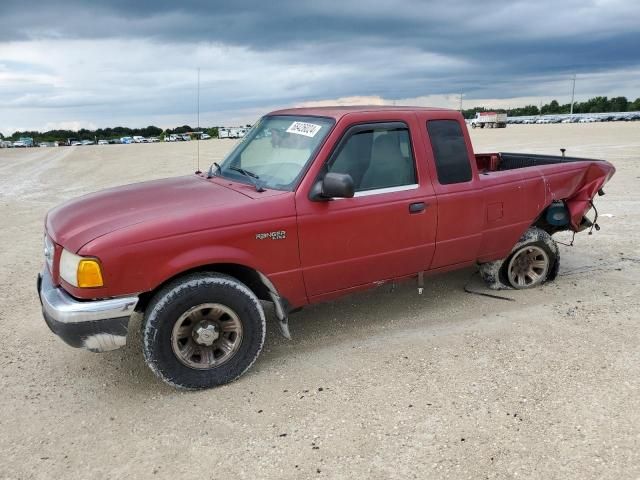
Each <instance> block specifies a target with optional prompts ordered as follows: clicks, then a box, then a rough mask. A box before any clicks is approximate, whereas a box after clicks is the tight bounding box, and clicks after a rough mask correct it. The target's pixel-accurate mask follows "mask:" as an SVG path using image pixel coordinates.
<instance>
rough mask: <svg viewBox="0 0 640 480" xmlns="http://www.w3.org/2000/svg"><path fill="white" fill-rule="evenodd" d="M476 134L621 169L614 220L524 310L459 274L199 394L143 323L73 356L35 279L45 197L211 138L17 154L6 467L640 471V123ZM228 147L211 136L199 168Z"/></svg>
mask: <svg viewBox="0 0 640 480" xmlns="http://www.w3.org/2000/svg"><path fill="white" fill-rule="evenodd" d="M472 138H473V142H474V146H475V148H476V150H477V151H498V150H502V151H522V152H537V153H552V154H556V153H558V151H559V149H560V147H566V148H567V154H570V155H576V156H589V157H595V158H605V159H608V160H610V161H612V162H613V163H614V164H615V166H616V168H617V169H618V172H617V174H616V176H615V177H614V178H613V180H612V182H611V183H610V184H609V186H608V188H606V190H607V195H606V196H605V197H602V198H600V199H599V200H598V203H597V205H598V207H599V210H600V213H601V218H600V225H601V226H602V230H601V231H600V232H598V233H594V235H592V236H589V235H587V234H581V235H578V236H577V237H576V244H575V246H574V247H573V248H568V247H565V246H561V247H560V248H561V258H562V260H561V262H562V263H561V267H560V275H559V277H558V279H557V280H556V281H555V282H553V283H550V284H548V285H545V286H543V287H542V288H538V289H535V290H532V291H526V292H514V291H511V292H506V293H503V294H504V295H505V296H508V297H510V298H513V299H515V301H514V302H507V301H503V300H496V299H491V298H486V297H481V296H476V295H470V294H467V293H465V292H464V291H463V287H464V285H465V284H466V283H467V282H469V280H470V276H471V275H472V273H473V270H464V271H459V272H454V273H451V274H447V275H443V276H438V277H432V278H430V279H429V281H428V282H427V285H426V288H425V291H424V294H423V295H422V296H419V295H418V294H417V291H416V288H415V285H414V284H412V283H405V284H399V285H397V286H396V288H395V290H394V291H392V289H391V287H389V286H385V287H383V288H381V289H378V290H374V291H369V292H366V293H363V294H358V295H354V296H351V297H347V298H345V299H342V300H340V301H336V302H332V303H327V304H322V305H317V306H313V307H310V308H307V309H305V310H303V311H302V312H300V313H298V314H296V315H294V316H293V317H292V318H291V331H292V335H293V341H290V342H289V341H286V340H284V339H282V338H281V337H280V336H279V335H278V334H277V332H276V328H275V324H274V323H270V325H269V327H270V330H269V332H268V335H267V342H266V344H265V350H264V352H263V354H262V356H261V357H260V358H259V359H258V361H257V362H256V364H255V365H254V367H253V368H252V369H251V370H250V371H249V372H248V374H247V375H245V376H244V377H243V378H241V379H240V380H239V381H237V382H235V383H233V384H231V385H227V386H224V387H221V388H218V389H215V390H209V391H203V392H198V393H185V392H180V391H176V390H174V389H172V388H170V387H168V386H166V385H164V384H162V383H161V382H160V381H158V380H157V379H156V378H155V377H154V376H153V374H152V373H151V371H150V370H149V369H148V368H147V367H146V366H145V364H144V362H143V359H142V354H141V349H140V335H139V333H138V332H139V328H138V325H139V322H140V319H139V318H135V319H134V322H133V325H132V328H131V331H132V334H131V335H130V338H129V343H128V345H127V346H126V347H125V348H124V349H123V350H119V351H115V352H110V353H105V354H93V353H89V352H86V351H82V350H76V349H72V348H70V347H67V346H66V345H65V344H63V343H62V341H61V340H59V339H58V338H56V337H55V336H54V335H53V334H52V333H51V332H50V331H49V330H48V329H47V327H46V325H45V324H44V322H43V320H42V317H41V315H40V307H39V303H38V299H37V295H36V291H35V283H36V274H37V273H38V271H39V269H40V268H41V265H42V229H43V217H44V215H45V212H46V211H47V210H48V209H49V208H51V207H53V206H54V205H56V204H58V203H59V202H62V201H63V200H66V199H68V198H71V197H75V196H78V195H81V194H83V193H86V192H91V191H94V190H98V189H100V188H104V187H109V186H114V185H120V184H125V183H131V182H136V181H140V180H146V179H152V178H159V177H166V176H172V175H177V174H184V173H189V172H190V171H193V169H194V168H193V166H194V154H195V150H196V145H195V142H192V143H177V144H149V145H109V146H90V147H73V148H57V149H56V148H39V149H27V150H0V219H1V228H0V245H2V248H1V249H0V327H1V328H2V331H3V332H4V338H5V341H4V342H3V348H2V353H0V368H1V370H0V372H1V374H0V402H1V403H2V409H1V411H0V432H1V434H0V477H1V478H43V479H44V478H47V479H48V478H65V479H71V478H114V479H115V478H150V477H154V478H198V479H209V478H215V479H231V478H234V479H235V478H246V479H255V478H273V479H276V478H277V479H283V478H328V477H331V478H363V479H364V478H367V479H368V478H380V479H387V478H401V479H406V478H421V479H422V478H455V479H458V478H473V479H479V478H515V477H518V478H527V479H531V478H541V479H555V478H557V479H590V478H599V479H601V478H608V479H616V480H620V479H631V478H634V479H635V478H638V477H639V476H640V330H639V328H638V321H639V320H640V315H639V312H640V297H639V295H638V294H639V292H640V289H639V285H638V283H639V281H640V247H639V243H638V235H640V189H639V188H638V186H639V182H640V181H639V179H640V122H636V123H606V124H586V125H577V124H575V125H524V126H509V127H508V128H506V129H500V130H486V129H485V130H475V131H473V133H472ZM231 145H232V142H231V141H225V140H220V141H218V140H211V141H207V142H201V144H200V152H201V159H202V161H201V163H202V165H208V164H209V163H210V162H212V161H214V160H219V159H220V158H222V156H223V155H224V153H225V152H226V151H227V150H228V149H229V148H230V147H231ZM560 239H561V240H563V241H567V240H568V239H569V238H568V237H567V236H562V237H560ZM471 288H474V289H477V290H482V291H486V290H484V287H483V286H482V284H481V283H480V281H479V280H478V278H477V276H476V277H474V278H472V279H471Z"/></svg>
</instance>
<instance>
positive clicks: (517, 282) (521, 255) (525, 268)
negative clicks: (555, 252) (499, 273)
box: [507, 245, 549, 288]
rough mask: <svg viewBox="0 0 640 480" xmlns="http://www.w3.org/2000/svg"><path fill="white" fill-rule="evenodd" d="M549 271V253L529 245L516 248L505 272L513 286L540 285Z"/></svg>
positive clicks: (527, 286) (528, 286)
mask: <svg viewBox="0 0 640 480" xmlns="http://www.w3.org/2000/svg"><path fill="white" fill-rule="evenodd" d="M548 271H549V254H547V252H546V251H545V250H544V249H543V248H540V247H537V246H535V245H529V246H526V247H523V248H521V249H520V250H518V251H517V252H516V253H515V254H514V255H513V256H512V257H511V260H510V261H509V265H508V266H507V274H508V276H509V283H510V284H511V285H512V286H513V287H514V288H530V287H535V286H536V285H540V284H541V283H542V282H543V281H544V279H545V278H547V272H548Z"/></svg>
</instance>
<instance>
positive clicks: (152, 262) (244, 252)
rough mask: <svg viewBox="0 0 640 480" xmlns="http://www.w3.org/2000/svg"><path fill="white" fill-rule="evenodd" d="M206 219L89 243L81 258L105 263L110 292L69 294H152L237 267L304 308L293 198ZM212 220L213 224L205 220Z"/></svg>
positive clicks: (125, 232) (142, 227) (287, 195)
mask: <svg viewBox="0 0 640 480" xmlns="http://www.w3.org/2000/svg"><path fill="white" fill-rule="evenodd" d="M204 213H205V214H204V216H200V218H198V219H196V218H194V219H192V220H190V222H189V223H190V229H185V228H182V230H183V231H182V232H181V233H174V234H171V233H170V231H171V229H170V225H171V224H172V223H174V222H173V221H172V220H171V219H170V218H169V217H167V219H165V220H164V221H163V222H160V223H158V224H156V225H144V224H141V225H135V226H132V227H130V228H128V229H123V230H119V231H116V232H113V233H112V234H109V235H105V236H103V237H100V238H98V239H96V240H94V241H92V242H90V243H88V244H87V245H85V246H84V247H83V248H82V249H81V251H80V254H81V255H86V256H96V257H98V258H99V259H100V261H101V262H102V265H103V269H104V277H105V287H104V288H100V289H92V290H87V289H74V288H70V289H69V290H70V293H71V294H72V295H74V296H77V297H79V298H104V297H113V296H120V295H127V294H131V293H140V292H148V291H151V290H154V289H155V288H157V287H158V286H159V285H161V284H162V283H164V282H166V281H167V280H169V279H171V278H173V277H175V276H177V275H179V274H181V273H182V272H185V271H187V270H191V269H194V268H199V267H202V266H207V265H212V264H222V263H233V264H239V265H243V266H246V267H250V268H253V269H255V270H257V271H259V272H261V273H263V274H264V275H266V276H267V277H268V278H269V279H270V280H271V281H272V282H273V284H274V285H275V286H276V288H277V289H278V292H279V293H280V295H281V296H283V297H286V298H287V299H289V300H290V301H291V302H292V303H294V302H296V303H300V302H302V303H305V300H306V294H305V292H304V286H303V283H302V277H301V273H300V261H299V255H298V233H297V227H296V216H295V207H294V201H293V193H289V192H287V193H285V194H283V195H279V196H274V197H270V198H268V199H266V198H265V199H264V200H263V201H261V200H255V204H252V205H250V206H245V207H243V208H241V209H224V210H220V211H215V212H211V213H210V214H209V215H208V214H207V212H204ZM211 217H212V218H213V219H214V220H211V221H209V222H207V221H206V220H205V219H211ZM207 223H209V224H207ZM216 224H218V225H216ZM221 224H222V225H224V226H220V225H221ZM183 227H184V226H183ZM185 230H186V231H185ZM65 287H67V286H65Z"/></svg>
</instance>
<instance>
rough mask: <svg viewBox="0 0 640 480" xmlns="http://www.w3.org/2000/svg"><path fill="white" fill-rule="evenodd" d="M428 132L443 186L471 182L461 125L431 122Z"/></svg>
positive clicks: (455, 122) (446, 121)
mask: <svg viewBox="0 0 640 480" xmlns="http://www.w3.org/2000/svg"><path fill="white" fill-rule="evenodd" d="M427 131H428V132H429V139H430V140H431V147H432V148H433V157H434V160H435V162H436V171H437V172H438V182H440V184H442V185H449V184H451V183H462V182H468V181H469V180H471V164H470V163H469V154H468V152H467V145H466V143H465V142H464V136H463V134H462V129H461V128H460V124H459V123H458V122H457V121H455V120H429V121H428V122H427Z"/></svg>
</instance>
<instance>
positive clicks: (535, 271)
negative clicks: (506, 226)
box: [479, 227, 560, 290]
mask: <svg viewBox="0 0 640 480" xmlns="http://www.w3.org/2000/svg"><path fill="white" fill-rule="evenodd" d="M559 266H560V251H559V249H558V245H557V244H556V242H555V241H554V240H553V238H551V235H549V234H548V233H547V232H545V231H544V230H541V229H539V228H537V227H531V228H529V229H528V230H527V231H526V232H525V233H524V235H522V237H521V238H520V240H519V241H518V243H517V244H516V245H515V246H514V247H513V249H512V250H511V253H510V254H509V256H508V257H507V258H504V259H502V260H496V261H495V262H488V263H483V264H481V265H479V270H480V274H481V276H482V278H483V279H484V281H485V282H486V283H487V285H488V286H489V287H490V288H493V289H501V288H515V289H518V290H521V289H525V288H533V287H537V286H538V285H541V284H543V283H544V282H547V281H550V280H553V279H554V278H555V277H556V275H557V274H558V268H559Z"/></svg>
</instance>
